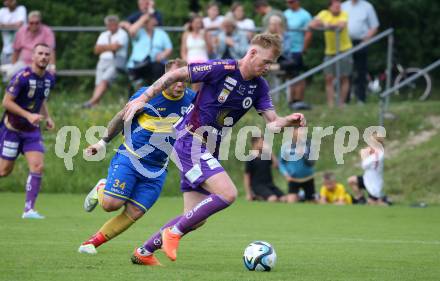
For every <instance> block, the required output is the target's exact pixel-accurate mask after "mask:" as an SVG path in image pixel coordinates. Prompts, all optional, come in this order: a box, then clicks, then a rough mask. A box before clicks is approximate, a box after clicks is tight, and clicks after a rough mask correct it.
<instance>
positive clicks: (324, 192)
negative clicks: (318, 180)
mask: <svg viewBox="0 0 440 281" xmlns="http://www.w3.org/2000/svg"><path fill="white" fill-rule="evenodd" d="M323 179H324V183H323V185H322V187H321V190H320V192H319V203H320V204H334V205H351V203H352V199H351V195H350V194H348V193H347V192H346V191H345V187H344V186H343V185H342V184H341V183H338V182H336V178H335V174H333V173H332V172H327V173H325V174H324V176H323Z"/></svg>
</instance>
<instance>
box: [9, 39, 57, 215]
mask: <svg viewBox="0 0 440 281" xmlns="http://www.w3.org/2000/svg"><path fill="white" fill-rule="evenodd" d="M50 55H51V49H50V48H49V46H48V45H46V44H42V43H40V44H36V45H35V47H34V49H33V53H32V65H31V66H30V67H26V68H24V69H22V70H20V71H19V72H17V73H16V74H15V75H14V77H13V78H12V80H11V82H10V84H9V86H8V87H7V89H6V93H5V95H4V97H3V103H2V105H3V107H4V108H5V112H4V114H3V116H2V119H1V123H0V178H1V177H6V176H8V175H9V174H10V173H11V172H12V170H13V169H14V163H15V160H16V159H17V157H18V155H19V153H22V154H24V156H25V157H26V161H27V163H28V166H29V176H28V178H27V182H26V201H25V207H24V212H23V215H22V218H24V219H43V218H44V216H42V215H40V214H39V213H38V212H37V211H36V210H35V209H34V207H35V202H36V200H37V196H38V193H39V191H40V187H41V179H42V175H43V164H44V146H43V138H42V135H41V131H40V122H41V121H43V120H44V121H45V125H46V128H47V129H49V130H53V129H54V128H55V123H54V122H53V120H52V118H51V117H50V115H49V110H48V106H47V97H48V96H49V92H50V90H51V89H53V87H54V85H55V79H54V76H53V75H52V74H50V73H49V72H47V71H46V68H47V65H48V64H49V60H50Z"/></svg>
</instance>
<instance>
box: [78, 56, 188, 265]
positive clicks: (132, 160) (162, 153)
mask: <svg viewBox="0 0 440 281" xmlns="http://www.w3.org/2000/svg"><path fill="white" fill-rule="evenodd" d="M183 65H185V63H184V62H183V61H182V60H173V61H170V62H169V63H168V64H167V67H166V70H168V71H169V70H173V69H175V68H178V67H181V66H183ZM146 89H147V88H146V87H143V88H141V89H139V90H138V91H137V92H136V93H135V94H134V95H133V96H132V98H131V99H135V98H137V97H138V96H139V95H141V94H142V93H143V92H144V91H145V90H146ZM194 97H195V93H194V92H193V91H191V90H190V89H188V88H185V84H184V83H181V82H179V83H174V84H173V85H171V86H170V87H169V88H168V89H166V90H165V91H163V92H162V93H161V94H159V95H157V96H156V97H155V98H154V99H152V100H151V101H150V102H149V103H148V104H146V106H145V107H144V108H143V109H142V110H141V111H140V112H138V114H137V116H136V118H134V119H133V122H132V123H131V124H128V125H129V126H128V125H127V124H126V125H125V127H124V122H123V121H122V115H121V112H122V111H121V112H119V113H118V114H117V115H116V116H115V117H114V118H113V120H112V121H110V123H109V125H108V133H107V136H106V137H105V138H103V139H102V140H100V141H99V142H98V143H97V144H95V145H92V146H90V147H89V148H88V149H87V152H89V153H90V154H96V153H97V152H98V151H99V150H100V149H102V148H103V147H104V146H105V145H106V143H108V142H109V141H110V140H111V139H113V138H114V137H115V136H116V135H118V134H119V132H121V131H122V129H123V133H124V142H123V144H121V146H120V147H119V149H118V152H117V153H116V154H115V156H114V157H113V159H112V161H111V164H110V167H109V170H108V177H107V179H106V180H100V181H99V182H98V184H97V185H96V186H95V187H94V188H93V189H92V191H91V192H90V193H89V195H88V196H87V198H86V200H85V202H84V208H85V210H86V211H89V212H90V211H92V210H93V209H94V208H95V206H96V205H97V204H98V203H99V204H100V205H101V206H102V207H103V209H104V210H106V211H115V210H118V209H119V208H121V207H122V206H125V209H124V211H123V212H122V213H121V214H119V215H118V216H116V217H114V218H112V219H110V220H109V221H107V222H106V223H105V224H104V225H103V226H102V227H101V229H99V231H98V232H97V233H96V234H95V235H93V236H92V237H91V238H90V239H89V240H87V241H85V242H84V243H83V244H82V245H81V246H80V248H79V252H81V253H89V254H95V253H96V247H98V246H100V245H101V244H103V243H105V242H106V241H108V240H110V239H112V238H114V237H116V236H117V235H119V234H120V233H122V232H123V231H125V230H126V229H127V228H128V227H130V226H131V225H132V224H133V223H134V222H135V221H136V220H137V219H139V218H140V217H142V216H143V215H144V213H145V212H146V211H147V210H148V209H150V208H151V207H152V206H153V204H154V203H155V202H156V200H157V199H158V197H159V195H160V193H161V191H162V186H163V184H164V181H165V178H166V174H167V170H166V168H167V165H168V162H169V155H170V153H171V151H172V148H173V144H174V141H175V137H174V133H173V125H174V123H175V122H177V120H178V119H179V118H180V117H181V116H182V115H183V113H184V112H185V111H186V110H187V108H188V107H189V106H190V104H191V103H192V101H193V99H194ZM123 127H124V128H123ZM152 262H153V263H154V262H155V261H152Z"/></svg>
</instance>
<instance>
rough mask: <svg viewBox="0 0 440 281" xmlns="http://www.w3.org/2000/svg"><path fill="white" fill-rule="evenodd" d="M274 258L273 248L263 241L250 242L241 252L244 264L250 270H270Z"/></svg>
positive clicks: (275, 257)
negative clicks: (242, 252)
mask: <svg viewBox="0 0 440 281" xmlns="http://www.w3.org/2000/svg"><path fill="white" fill-rule="evenodd" d="M276 260H277V255H276V253H275V249H274V248H273V247H272V246H271V245H270V244H269V243H267V242H264V241H254V242H252V243H250V244H249V245H248V246H247V247H246V249H245V250H244V254H243V262H244V266H245V267H246V268H247V269H248V270H250V271H270V270H271V269H272V268H273V267H274V266H275V262H276Z"/></svg>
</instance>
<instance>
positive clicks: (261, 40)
mask: <svg viewBox="0 0 440 281" xmlns="http://www.w3.org/2000/svg"><path fill="white" fill-rule="evenodd" d="M251 45H257V46H260V47H261V48H263V49H272V50H273V53H274V55H275V56H276V57H279V56H280V55H281V50H282V43H281V38H280V37H279V36H278V35H276V34H268V33H264V34H257V35H255V36H254V38H252V40H251Z"/></svg>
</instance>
